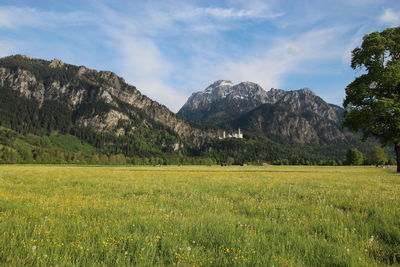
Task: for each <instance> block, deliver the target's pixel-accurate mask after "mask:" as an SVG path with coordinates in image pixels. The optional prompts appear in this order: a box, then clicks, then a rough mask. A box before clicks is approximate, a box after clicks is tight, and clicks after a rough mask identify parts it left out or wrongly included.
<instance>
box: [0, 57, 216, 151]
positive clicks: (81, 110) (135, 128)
mask: <svg viewBox="0 0 400 267" xmlns="http://www.w3.org/2000/svg"><path fill="white" fill-rule="evenodd" d="M0 91H1V95H0V104H1V105H0V123H1V125H3V126H6V127H9V128H11V129H14V130H17V131H19V132H22V133H34V134H52V133H71V132H72V133H74V134H75V135H78V136H79V137H81V138H85V137H87V136H88V135H96V136H99V134H101V135H102V136H107V137H109V138H111V139H113V142H117V143H118V142H122V143H124V141H123V140H122V139H123V138H127V137H129V136H131V137H132V138H133V139H135V140H136V141H138V142H139V141H140V142H142V143H143V142H144V143H146V145H148V144H154V145H155V147H160V148H163V150H165V151H173V150H179V149H180V148H181V147H182V146H183V145H189V146H198V145H200V144H201V143H202V142H203V141H204V139H205V138H209V137H216V136H218V133H217V131H216V130H213V129H202V128H200V127H197V126H195V125H193V124H191V123H189V122H187V121H186V120H185V119H182V118H180V117H177V116H176V115H175V114H174V113H173V112H171V111H170V110H169V109H168V108H166V107H165V106H163V105H161V104H159V103H157V102H155V101H153V100H151V99H150V98H148V97H146V96H145V95H142V94H141V93H140V92H139V90H137V89H136V88H135V87H134V86H132V85H129V84H127V83H125V81H124V80H123V79H122V78H121V77H118V76H117V75H115V74H114V73H112V72H109V71H96V70H91V69H88V68H85V67H83V66H79V67H78V66H74V65H70V64H65V63H63V62H61V61H60V60H56V59H55V60H53V61H51V62H50V61H46V60H40V59H31V58H29V57H27V56H20V55H17V56H10V57H6V58H2V59H0ZM118 137H121V138H119V139H118ZM88 139H91V140H90V141H91V142H92V143H95V145H96V146H101V145H104V144H99V142H103V143H106V141H105V140H97V139H99V138H97V139H96V138H94V139H96V140H94V139H93V138H88ZM100 139H101V138H100ZM117 139H118V140H119V141H116V140H117ZM88 141H89V140H88ZM129 143H130V141H128V142H125V143H124V144H121V146H125V145H128V146H129ZM136 143H137V142H136ZM140 145H141V144H135V145H134V146H132V147H131V149H133V150H135V149H136V150H138V149H139V150H140ZM155 147H154V148H155ZM142 150H146V149H142Z"/></svg>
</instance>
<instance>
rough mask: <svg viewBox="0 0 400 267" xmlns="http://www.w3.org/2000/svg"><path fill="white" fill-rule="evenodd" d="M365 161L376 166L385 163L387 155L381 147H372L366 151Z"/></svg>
mask: <svg viewBox="0 0 400 267" xmlns="http://www.w3.org/2000/svg"><path fill="white" fill-rule="evenodd" d="M367 161H368V162H369V163H370V164H375V165H376V166H378V165H379V164H385V163H386V162H387V161H388V157H387V155H386V153H385V151H384V150H383V149H382V148H381V147H373V148H372V149H371V150H370V151H369V152H368V156H367Z"/></svg>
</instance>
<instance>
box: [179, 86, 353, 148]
mask: <svg viewBox="0 0 400 267" xmlns="http://www.w3.org/2000/svg"><path fill="white" fill-rule="evenodd" d="M178 115H180V116H182V117H185V118H187V119H189V120H193V121H196V122H201V123H208V124H215V125H219V126H220V127H222V128H225V129H235V128H241V129H242V130H244V132H245V133H247V134H262V135H265V136H267V137H270V138H273V139H275V140H280V141H284V142H294V143H332V142H341V141H344V140H345V139H346V138H347V137H348V136H349V135H350V134H349V133H348V132H347V131H345V130H344V129H343V127H342V125H341V124H342V119H343V109H342V108H340V107H338V106H335V105H331V104H328V103H326V102H325V101H324V100H323V99H321V98H320V97H318V96H317V95H315V94H314V93H313V92H312V91H311V90H309V89H308V88H304V89H300V90H294V91H285V90H281V89H271V90H269V91H265V90H264V89H263V88H261V86H259V85H257V84H255V83H251V82H243V83H239V84H237V85H233V84H232V83H231V82H229V81H222V80H221V81H217V82H215V83H213V84H212V85H210V86H209V87H208V88H207V89H206V90H204V91H201V92H197V93H194V94H193V95H192V96H191V97H190V98H189V99H188V101H187V102H186V103H185V105H184V106H183V107H182V108H181V110H180V111H179V112H178Z"/></svg>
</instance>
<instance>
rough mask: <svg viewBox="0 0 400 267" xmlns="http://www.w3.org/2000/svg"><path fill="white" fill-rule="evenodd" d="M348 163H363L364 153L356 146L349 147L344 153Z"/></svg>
mask: <svg viewBox="0 0 400 267" xmlns="http://www.w3.org/2000/svg"><path fill="white" fill-rule="evenodd" d="M346 163H347V164H348V165H362V164H363V163H364V154H363V153H362V152H361V151H360V150H358V149H357V148H353V149H350V150H349V151H348V152H347V155H346Z"/></svg>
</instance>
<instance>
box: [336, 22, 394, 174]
mask: <svg viewBox="0 0 400 267" xmlns="http://www.w3.org/2000/svg"><path fill="white" fill-rule="evenodd" d="M351 67H352V68H353V69H361V71H362V73H363V74H362V75H361V76H359V77H357V78H356V79H355V80H354V81H353V82H352V83H350V84H349V85H348V86H347V88H346V98H345V100H344V103H343V105H344V108H345V123H344V125H345V126H346V127H347V128H349V129H350V130H353V131H360V132H361V133H363V136H364V138H368V137H376V138H378V140H379V141H380V142H381V143H382V144H383V145H385V146H386V145H391V146H393V147H394V148H395V151H396V155H397V172H400V27H397V28H390V29H386V30H384V31H382V32H373V33H370V34H368V35H365V36H364V38H363V42H362V44H361V46H360V47H358V48H356V49H354V50H353V52H352V61H351Z"/></svg>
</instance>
